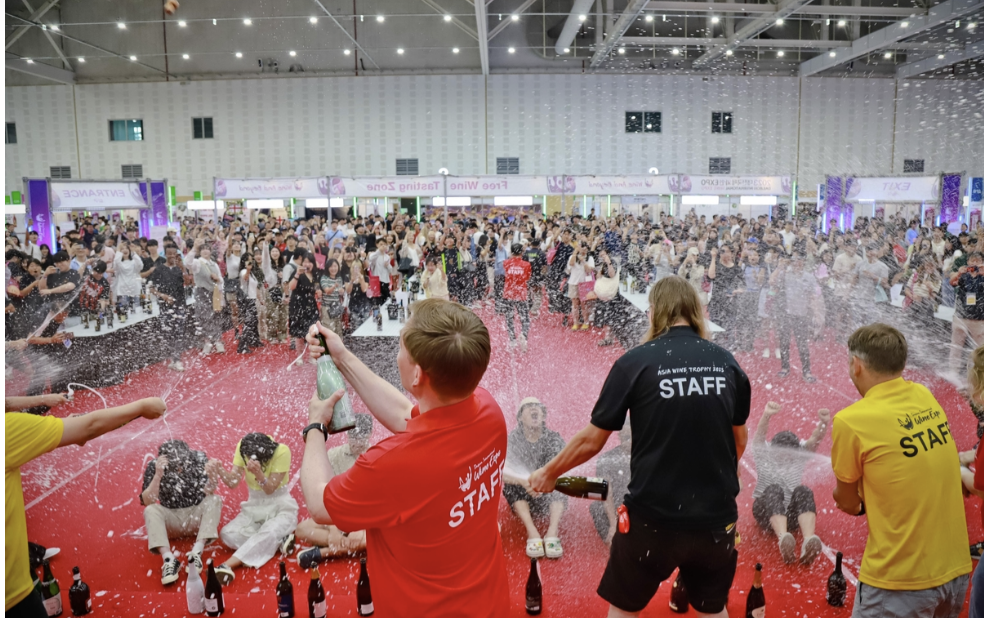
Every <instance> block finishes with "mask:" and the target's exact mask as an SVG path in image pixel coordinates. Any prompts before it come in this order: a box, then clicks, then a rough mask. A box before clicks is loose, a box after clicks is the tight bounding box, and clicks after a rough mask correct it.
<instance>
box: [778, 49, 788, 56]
mask: <svg viewBox="0 0 984 618" xmlns="http://www.w3.org/2000/svg"><path fill="white" fill-rule="evenodd" d="M776 55H777V56H779V57H780V58H782V57H783V56H785V55H786V52H784V51H782V50H781V49H780V50H779V51H777V52H776Z"/></svg>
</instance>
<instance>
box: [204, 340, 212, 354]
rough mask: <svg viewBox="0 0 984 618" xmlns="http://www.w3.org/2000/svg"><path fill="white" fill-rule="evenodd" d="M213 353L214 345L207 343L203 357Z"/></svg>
mask: <svg viewBox="0 0 984 618" xmlns="http://www.w3.org/2000/svg"><path fill="white" fill-rule="evenodd" d="M211 353H212V344H211V343H206V344H205V347H203V348H202V356H207V355H209V354H211Z"/></svg>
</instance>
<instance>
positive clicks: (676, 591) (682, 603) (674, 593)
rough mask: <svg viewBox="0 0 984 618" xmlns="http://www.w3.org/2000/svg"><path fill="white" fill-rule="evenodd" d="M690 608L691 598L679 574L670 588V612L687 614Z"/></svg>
mask: <svg viewBox="0 0 984 618" xmlns="http://www.w3.org/2000/svg"><path fill="white" fill-rule="evenodd" d="M689 608H690V598H689V597H688V596H687V589H686V588H685V587H684V585H683V579H682V578H681V577H680V574H679V573H677V576H676V579H674V580H673V586H672V587H671V588H670V610H672V611H673V612H675V613H677V614H686V613H687V609H689Z"/></svg>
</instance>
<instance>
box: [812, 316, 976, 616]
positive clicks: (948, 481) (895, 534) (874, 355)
mask: <svg viewBox="0 0 984 618" xmlns="http://www.w3.org/2000/svg"><path fill="white" fill-rule="evenodd" d="M847 349H848V351H849V352H850V357H851V364H850V374H851V381H852V382H854V386H855V387H857V389H858V392H859V393H861V396H862V399H861V401H858V402H856V403H854V404H852V405H850V406H848V407H847V408H844V409H843V410H841V411H840V412H839V413H838V414H837V415H835V416H834V423H833V432H832V435H833V448H832V449H831V452H830V459H831V463H832V465H833V469H834V475H835V476H836V477H837V487H836V489H834V500H835V501H836V503H837V508H839V509H840V510H842V511H844V512H845V513H848V514H850V515H867V517H868V541H867V544H866V546H865V549H864V558H863V559H862V561H861V572H860V573H859V575H858V580H859V581H860V583H859V584H858V592H857V596H856V597H855V599H854V613H853V614H852V618H868V617H872V618H875V617H881V616H907V617H909V616H911V617H913V618H917V617H918V618H922V617H923V616H927V617H934V618H951V617H952V618H957V616H959V614H960V609H961V608H962V607H963V602H964V597H965V595H966V594H967V584H968V582H969V579H970V577H969V573H970V571H971V560H970V553H969V552H968V551H967V546H968V540H967V521H966V517H965V515H964V503H963V495H962V493H961V481H960V466H959V459H958V455H957V447H956V444H955V443H954V441H953V436H952V435H951V432H950V425H949V423H948V422H947V419H946V414H945V413H944V412H943V408H942V407H941V406H940V404H939V403H938V402H937V401H936V398H934V397H933V395H932V393H930V392H929V390H928V389H927V388H926V387H925V386H923V385H921V384H916V383H914V382H909V381H907V380H905V379H903V378H902V371H903V369H905V362H906V356H907V353H908V348H907V344H906V341H905V337H903V336H902V333H900V332H899V331H897V330H896V329H894V328H892V327H891V326H888V325H886V324H871V325H868V326H864V327H862V328H859V329H858V330H856V331H854V334H852V335H851V337H850V338H849V339H848V342H847Z"/></svg>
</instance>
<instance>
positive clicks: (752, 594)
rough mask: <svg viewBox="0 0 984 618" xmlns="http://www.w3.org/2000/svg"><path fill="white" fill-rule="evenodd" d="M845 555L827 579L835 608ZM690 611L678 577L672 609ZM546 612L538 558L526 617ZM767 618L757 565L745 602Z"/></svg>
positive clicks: (749, 612)
mask: <svg viewBox="0 0 984 618" xmlns="http://www.w3.org/2000/svg"><path fill="white" fill-rule="evenodd" d="M843 559H844V554H842V553H841V552H837V565H836V566H835V567H834V572H833V573H831V574H830V577H829V578H828V579H827V603H829V604H830V605H832V606H834V607H843V606H844V602H845V600H846V599H847V580H846V579H844V573H843V570H842V566H841V563H842V561H843ZM689 607H690V598H689V596H688V594H687V588H686V586H685V585H684V582H683V580H681V579H680V576H679V575H677V577H676V579H674V580H673V584H672V586H671V588H670V609H671V610H672V611H673V612H675V613H677V614H684V613H686V612H687V610H688V609H689ZM541 611H543V584H542V582H541V581H540V569H539V566H538V564H537V559H536V558H531V559H530V576H529V578H527V580H526V613H527V614H529V615H531V616H537V615H539V614H540V612H541ZM764 616H765V590H763V588H762V565H761V564H756V565H755V574H754V575H753V577H752V588H751V590H749V591H748V597H747V598H746V600H745V618H763V617H764Z"/></svg>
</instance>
